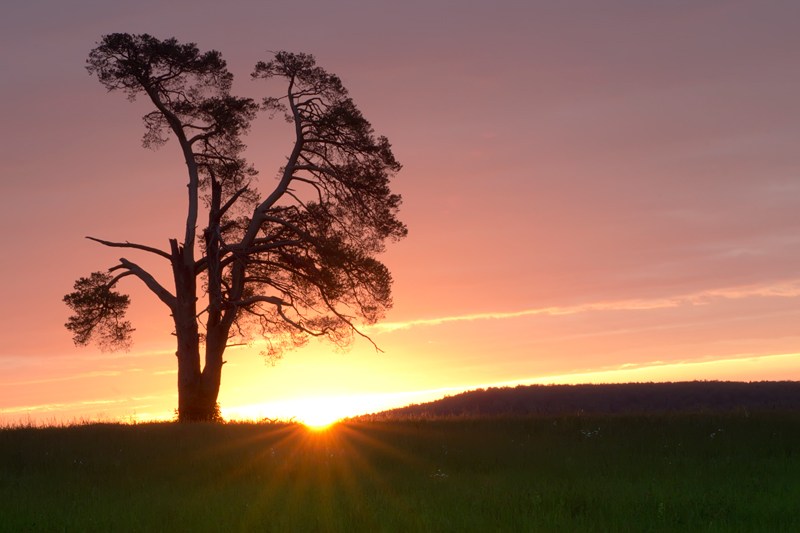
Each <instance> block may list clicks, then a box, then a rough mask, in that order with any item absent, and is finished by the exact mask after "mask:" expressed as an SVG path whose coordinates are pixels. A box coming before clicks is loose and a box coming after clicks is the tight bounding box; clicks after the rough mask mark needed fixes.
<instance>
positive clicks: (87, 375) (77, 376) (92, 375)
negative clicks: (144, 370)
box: [0, 371, 122, 387]
mask: <svg viewBox="0 0 800 533" xmlns="http://www.w3.org/2000/svg"><path fill="white" fill-rule="evenodd" d="M121 373H122V372H117V371H108V372H99V371H98V372H86V373H84V374H75V375H73V376H62V377H58V378H47V379H35V380H31V381H16V382H13V383H0V385H2V386H4V387H11V386H14V385H35V384H37V383H52V382H55V381H70V380H73V379H84V378H98V377H108V376H119V375H120V374H121Z"/></svg>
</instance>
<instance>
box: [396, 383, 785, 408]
mask: <svg viewBox="0 0 800 533" xmlns="http://www.w3.org/2000/svg"><path fill="white" fill-rule="evenodd" d="M732 409H751V410H789V409H800V382H798V381H758V382H749V383H746V382H737V381H684V382H676V383H619V384H599V385H593V384H584V385H518V386H516V387H513V388H512V387H502V388H497V387H490V388H488V389H476V390H472V391H467V392H462V393H461V394H456V395H454V396H448V397H446V398H443V399H441V400H436V401H433V402H428V403H423V404H417V405H409V406H407V407H401V408H399V409H391V410H389V411H385V412H384V413H382V414H384V415H386V416H387V417H392V416H408V415H421V414H429V415H435V416H447V415H498V414H548V415H553V414H568V413H572V414H574V413H585V414H614V413H640V412H650V413H662V412H671V411H681V412H686V411H703V410H708V411H729V410H732Z"/></svg>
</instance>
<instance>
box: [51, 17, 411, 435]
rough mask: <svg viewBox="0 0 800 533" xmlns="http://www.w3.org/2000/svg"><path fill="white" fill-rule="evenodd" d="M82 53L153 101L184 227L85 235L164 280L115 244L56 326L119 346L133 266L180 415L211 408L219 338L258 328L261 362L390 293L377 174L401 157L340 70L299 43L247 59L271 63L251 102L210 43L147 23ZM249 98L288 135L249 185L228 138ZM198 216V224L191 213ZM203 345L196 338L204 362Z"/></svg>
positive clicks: (250, 112) (338, 337)
mask: <svg viewBox="0 0 800 533" xmlns="http://www.w3.org/2000/svg"><path fill="white" fill-rule="evenodd" d="M87 63H88V66H87V67H86V68H87V70H88V71H89V73H90V74H96V75H97V76H98V78H99V80H100V82H101V83H102V84H103V85H104V86H105V87H106V88H107V89H108V90H109V91H115V90H122V91H123V92H124V93H126V94H127V96H128V99H129V100H133V99H135V98H136V97H137V96H140V95H142V94H144V95H146V96H147V98H149V99H150V101H151V102H152V103H153V105H154V106H155V109H154V110H153V111H151V112H150V113H148V114H146V115H145V116H144V124H145V134H144V139H143V145H144V146H145V147H151V148H158V147H160V146H161V145H163V144H164V143H165V142H166V141H167V136H168V135H169V134H172V135H173V136H174V137H175V138H176V139H177V142H178V145H179V148H180V151H181V154H182V156H183V159H184V161H185V163H186V166H187V171H188V191H189V203H188V214H187V218H186V233H185V235H184V237H183V242H179V241H178V239H174V238H173V239H170V240H169V244H170V247H169V249H168V250H161V249H158V248H154V247H150V246H145V245H141V244H133V243H130V242H127V241H126V242H110V241H105V240H100V239H96V238H92V237H87V238H89V239H91V240H94V241H97V242H99V243H101V244H104V245H106V246H111V247H119V248H131V249H135V250H139V251H143V252H148V253H151V254H155V255H156V256H159V257H162V258H163V259H165V260H166V261H169V262H170V264H171V266H172V273H173V285H174V288H173V289H172V290H170V289H168V288H167V285H166V284H162V283H161V282H159V281H157V280H156V279H155V277H154V276H152V275H151V274H150V273H148V272H146V271H145V270H144V269H143V268H141V267H140V266H138V265H137V264H136V263H133V262H131V261H129V260H128V259H126V258H122V259H120V261H119V264H118V265H115V266H113V267H111V268H110V269H109V270H108V273H105V272H95V273H93V274H91V276H90V277H88V278H81V279H80V280H78V281H77V282H76V284H75V292H73V293H71V294H68V295H67V296H65V297H64V301H65V302H66V303H67V305H68V306H69V307H70V308H71V309H72V310H73V311H74V313H75V314H74V315H73V316H71V317H70V318H69V322H68V323H67V324H66V327H67V328H68V329H69V330H70V331H71V332H72V333H73V335H74V337H73V340H74V342H75V344H76V345H79V346H84V345H86V344H88V343H90V342H92V341H94V342H96V343H98V344H99V345H100V347H101V348H102V349H108V350H114V349H127V348H129V347H130V343H131V332H132V331H133V329H132V328H131V324H130V322H128V321H126V320H125V319H124V316H125V311H126V310H127V308H128V305H129V299H128V297H127V296H126V295H122V294H119V293H117V292H115V291H114V287H115V286H116V285H117V283H118V282H119V281H120V280H121V279H123V278H125V277H128V276H134V277H136V278H138V279H139V280H140V281H142V282H143V283H144V284H145V285H146V286H147V287H148V288H149V289H150V290H151V291H152V292H153V293H154V294H155V295H156V296H158V298H159V299H160V300H161V301H162V302H163V303H164V304H165V305H166V306H167V308H168V309H169V312H170V314H171V316H172V317H173V319H174V322H175V335H177V342H178V348H177V352H176V355H177V358H178V415H179V419H180V420H182V421H190V420H208V419H212V418H214V413H215V407H216V405H217V403H216V402H217V396H218V393H219V387H220V379H221V371H222V365H223V364H224V363H225V361H224V360H223V353H224V351H225V349H226V347H227V346H229V345H231V343H235V344H239V343H242V342H250V341H252V340H253V339H254V338H256V337H259V336H260V337H263V338H264V339H265V340H266V344H267V349H266V350H265V351H264V355H265V357H266V358H267V360H268V361H270V362H272V363H273V364H274V362H275V361H276V360H277V359H280V357H281V356H282V354H283V353H284V351H285V350H287V349H291V348H293V347H298V346H301V345H303V344H305V343H306V342H307V341H308V339H309V337H320V338H327V339H328V340H330V341H331V342H332V343H334V344H335V345H336V346H338V347H343V348H346V347H347V346H349V345H350V344H351V343H352V342H353V338H354V334H359V335H361V333H360V332H359V331H358V330H357V329H356V327H355V323H356V322H355V321H356V320H359V321H360V322H361V323H362V324H366V325H370V324H374V323H375V322H376V321H377V320H379V319H380V318H382V317H383V316H384V313H385V311H386V310H387V309H388V308H390V307H391V305H392V301H391V282H392V278H391V275H390V274H389V272H388V270H387V269H386V267H385V266H384V265H383V264H381V263H380V262H379V261H378V260H376V259H375V256H376V255H377V254H378V253H380V252H382V251H383V250H384V244H385V242H386V241H387V240H396V239H400V238H402V237H404V236H405V235H406V232H407V230H406V228H405V226H404V225H403V224H402V223H401V222H399V221H398V220H397V218H396V214H397V211H398V207H399V206H400V196H398V195H396V194H392V192H391V191H390V189H389V179H390V178H391V177H392V176H393V175H394V174H395V173H396V172H397V171H398V170H400V164H399V163H398V162H397V161H396V160H395V158H394V156H393V155H392V151H391V148H390V145H389V142H388V141H387V139H386V138H385V137H375V135H374V133H373V130H372V127H371V126H370V123H369V122H367V120H366V119H364V117H363V116H362V115H361V113H360V112H359V111H358V109H357V108H356V106H355V105H354V104H353V101H352V100H351V99H350V98H349V97H348V96H347V90H345V88H344V87H343V86H342V83H341V81H340V80H339V78H338V77H336V76H334V75H332V74H329V73H327V72H326V71H325V70H323V69H322V68H320V67H318V66H316V65H315V61H314V57H313V56H311V55H306V54H291V53H288V52H278V53H276V54H275V55H274V58H273V59H272V60H271V61H269V62H260V63H258V64H257V65H256V68H255V72H253V74H252V76H253V77H254V78H256V79H264V78H279V79H282V80H284V81H285V83H286V92H285V93H284V94H283V95H282V96H278V97H269V98H265V99H264V100H263V103H261V104H257V103H256V102H255V101H254V100H252V99H250V98H239V97H235V96H232V95H231V94H230V89H231V82H232V80H233V75H232V74H231V73H230V72H228V70H227V68H226V64H225V61H224V60H223V59H222V58H221V56H220V54H219V52H216V51H210V52H206V53H200V51H199V50H198V49H197V47H196V45H195V44H194V43H189V44H179V43H178V42H177V41H176V40H175V39H167V40H163V41H161V40H158V39H156V38H154V37H151V36H149V35H146V34H143V35H129V34H119V33H117V34H112V35H107V36H104V37H103V39H102V41H101V42H100V43H98V46H97V47H96V48H95V49H93V50H92V51H91V53H90V54H89V59H88V61H87ZM259 108H262V109H265V110H267V111H269V112H270V113H272V114H274V113H282V114H283V115H284V116H285V119H286V120H287V121H288V122H290V123H293V125H294V136H295V140H294V145H293V148H292V150H291V153H290V154H289V155H288V159H287V161H286V165H285V166H284V167H282V168H281V169H280V172H279V176H278V183H277V186H275V188H274V189H272V190H271V191H269V194H267V195H266V197H265V198H264V197H262V196H261V195H260V194H259V193H258V191H257V190H256V188H255V187H254V181H255V176H256V171H255V170H254V169H253V167H252V166H250V165H249V164H248V163H247V162H246V161H245V159H244V158H243V156H242V153H243V151H244V148H245V146H244V144H243V143H242V141H241V137H242V135H243V134H245V133H247V131H248V129H249V127H250V122H251V120H253V119H254V118H255V116H256V113H257V111H258V110H259ZM201 214H207V223H206V226H205V228H203V229H202V231H201V234H200V235H199V236H198V235H196V233H195V232H196V229H195V228H196V227H197V225H198V218H199V217H200V216H201ZM201 351H204V352H205V361H204V365H203V366H202V368H201Z"/></svg>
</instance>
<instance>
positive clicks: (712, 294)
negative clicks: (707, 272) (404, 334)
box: [365, 279, 800, 333]
mask: <svg viewBox="0 0 800 533" xmlns="http://www.w3.org/2000/svg"><path fill="white" fill-rule="evenodd" d="M797 296H800V279H795V280H787V281H782V282H778V283H773V284H770V285H748V286H742V287H730V288H726V289H715V290H709V291H701V292H698V293H694V294H687V295H682V296H673V297H669V298H653V299H633V300H620V301H614V302H597V303H590V304H581V305H574V306H563V307H546V308H541V309H526V310H524V311H512V312H499V313H476V314H471V315H459V316H448V317H441V318H430V319H420V320H409V321H406V322H388V323H385V324H376V325H374V326H370V327H368V328H365V330H366V331H367V332H369V333H391V332H393V331H397V330H400V329H408V328H411V327H413V326H438V325H439V324H444V323H447V322H463V321H472V320H487V319H496V320H502V319H505V318H517V317H522V316H532V315H550V316H557V315H572V314H576V313H585V312H588V311H641V310H648V309H663V308H668V307H678V306H679V305H684V304H691V305H706V304H708V303H710V302H711V301H712V300H714V299H718V298H725V299H740V298H750V297H767V298H771V297H785V298H786V297H788V298H794V297H797Z"/></svg>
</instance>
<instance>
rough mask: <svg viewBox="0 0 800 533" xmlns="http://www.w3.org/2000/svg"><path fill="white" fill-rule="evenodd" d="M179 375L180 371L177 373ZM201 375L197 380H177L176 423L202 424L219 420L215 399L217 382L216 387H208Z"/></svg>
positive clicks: (217, 392) (217, 388)
mask: <svg viewBox="0 0 800 533" xmlns="http://www.w3.org/2000/svg"><path fill="white" fill-rule="evenodd" d="M178 374H179V375H180V370H179V371H178ZM205 381H206V380H204V379H203V375H202V374H200V375H198V379H193V380H185V381H181V380H180V378H179V379H178V421H180V422H203V421H215V420H219V419H220V413H219V407H218V405H217V397H218V395H219V382H217V385H216V387H215V386H213V384H211V386H208V384H207V383H205Z"/></svg>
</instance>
